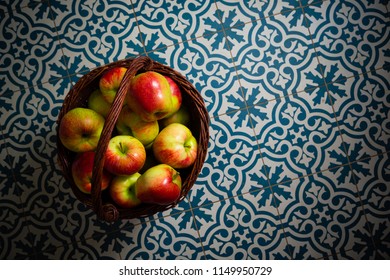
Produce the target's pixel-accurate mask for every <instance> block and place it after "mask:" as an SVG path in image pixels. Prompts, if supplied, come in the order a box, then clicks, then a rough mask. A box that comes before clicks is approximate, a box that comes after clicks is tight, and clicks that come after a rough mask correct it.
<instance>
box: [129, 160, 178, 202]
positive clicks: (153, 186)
mask: <svg viewBox="0 0 390 280" xmlns="http://www.w3.org/2000/svg"><path fill="white" fill-rule="evenodd" d="M135 191H136V195H137V197H138V199H139V200H141V201H142V202H145V203H155V204H159V205H168V204H171V203H173V202H175V201H176V200H177V199H178V198H179V197H180V193H181V177H180V174H179V172H177V171H176V170H175V169H174V168H172V167H171V166H169V165H167V164H159V165H156V166H153V167H151V168H149V169H148V170H146V172H145V173H144V174H142V175H141V177H139V178H138V180H137V182H136V183H135Z"/></svg>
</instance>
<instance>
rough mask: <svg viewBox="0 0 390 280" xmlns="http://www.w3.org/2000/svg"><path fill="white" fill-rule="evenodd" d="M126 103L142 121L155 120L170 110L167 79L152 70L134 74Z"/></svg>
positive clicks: (170, 98) (170, 100)
mask: <svg viewBox="0 0 390 280" xmlns="http://www.w3.org/2000/svg"><path fill="white" fill-rule="evenodd" d="M126 100H127V105H128V106H129V107H130V109H131V110H133V111H134V112H136V113H137V114H138V115H139V116H140V117H141V118H142V119H143V120H144V121H147V122H150V121H156V120H159V119H162V118H164V117H166V116H167V115H168V114H169V113H170V112H171V111H172V93H171V90H170V87H169V83H168V81H167V79H166V78H165V77H164V76H163V75H161V74H159V73H157V72H153V71H148V72H144V73H140V74H138V75H136V76H135V77H134V78H133V79H132V80H131V82H130V88H129V92H128V94H127V97H126Z"/></svg>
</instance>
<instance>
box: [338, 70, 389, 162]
mask: <svg viewBox="0 0 390 280" xmlns="http://www.w3.org/2000/svg"><path fill="white" fill-rule="evenodd" d="M384 72H385V71H382V72H378V71H373V72H369V73H366V74H364V75H360V76H358V77H354V78H350V79H347V80H345V81H343V82H340V86H339V87H338V88H337V89H335V90H331V91H330V95H331V96H332V102H333V104H334V109H335V113H336V117H337V119H338V123H339V125H340V129H341V132H342V134H343V137H344V140H345V141H346V142H347V145H346V146H347V147H348V156H349V157H350V161H356V160H359V159H362V158H363V157H367V156H373V155H376V154H378V153H383V152H386V151H389V150H390V123H389V119H390V95H389V93H390V84H389V79H390V73H384ZM382 74H383V75H382ZM341 84H342V85H341Z"/></svg>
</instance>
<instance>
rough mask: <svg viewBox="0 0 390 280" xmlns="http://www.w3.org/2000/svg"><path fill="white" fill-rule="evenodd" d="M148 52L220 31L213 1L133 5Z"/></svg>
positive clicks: (149, 2) (134, 2)
mask: <svg viewBox="0 0 390 280" xmlns="http://www.w3.org/2000/svg"><path fill="white" fill-rule="evenodd" d="M132 3H133V7H134V11H135V15H136V17H137V24H138V26H139V28H140V31H141V34H142V41H143V42H144V44H145V49H146V51H147V52H149V51H152V50H156V49H159V48H165V47H167V46H171V45H174V44H178V43H180V42H182V41H187V40H191V39H194V38H196V37H200V36H203V35H205V34H208V33H214V32H217V31H220V30H222V25H221V23H220V20H219V18H218V14H217V11H216V6H215V4H214V1H207V0H200V1H194V0H190V1H188V0H185V1H184V0H174V1H166V0H163V1H158V2H151V1H144V0H143V1H132Z"/></svg>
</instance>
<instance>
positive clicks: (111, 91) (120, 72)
mask: <svg viewBox="0 0 390 280" xmlns="http://www.w3.org/2000/svg"><path fill="white" fill-rule="evenodd" d="M126 71H127V69H126V68H125V67H114V68H111V69H109V70H107V71H106V72H105V73H104V74H103V75H102V77H101V78H100V80H99V88H100V91H101V92H102V95H103V97H104V99H105V100H106V101H107V102H108V103H110V104H112V102H113V101H114V98H115V96H116V93H117V91H118V89H119V86H120V84H121V82H122V79H123V76H124V75H125V73H126Z"/></svg>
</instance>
